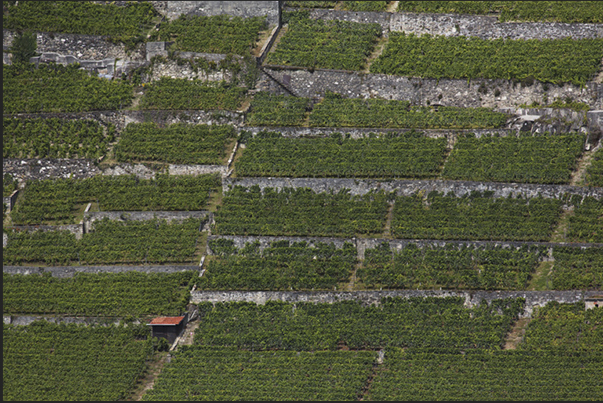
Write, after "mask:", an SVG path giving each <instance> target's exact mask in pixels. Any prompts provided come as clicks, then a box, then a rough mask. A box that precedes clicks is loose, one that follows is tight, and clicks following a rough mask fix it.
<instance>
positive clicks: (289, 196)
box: [214, 186, 388, 237]
mask: <svg viewBox="0 0 603 403" xmlns="http://www.w3.org/2000/svg"><path fill="white" fill-rule="evenodd" d="M387 206H388V205H387V195H385V194H384V193H372V194H368V195H365V196H352V195H350V194H349V193H348V192H346V191H341V192H339V193H315V192H313V191H312V190H311V189H302V188H300V189H292V188H284V189H282V190H281V191H280V192H279V191H276V190H275V189H272V188H266V189H264V190H263V191H261V190H260V188H259V187H258V186H254V187H251V188H244V187H241V186H236V187H235V188H234V189H233V190H232V191H230V192H228V193H227V194H225V195H224V198H223V199H222V205H221V206H219V209H218V210H217V211H216V213H215V216H214V218H215V222H216V224H215V226H214V233H217V234H222V235H287V236H292V235H300V236H341V237H351V236H354V235H355V234H363V235H377V234H380V233H381V232H382V230H383V224H384V222H385V218H386V214H387Z"/></svg>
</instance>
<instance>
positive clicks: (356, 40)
mask: <svg viewBox="0 0 603 403" xmlns="http://www.w3.org/2000/svg"><path fill="white" fill-rule="evenodd" d="M380 36H381V26H380V25H379V24H374V23H371V24H363V23H357V22H348V21H341V20H330V21H324V20H310V19H295V20H291V21H289V27H288V29H287V32H286V33H285V35H284V36H283V38H282V39H281V40H280V42H279V43H278V45H277V47H276V49H275V50H274V51H273V52H271V53H269V54H268V58H267V59H266V63H267V64H276V65H290V66H299V67H309V68H324V69H341V70H361V69H362V67H363V66H364V64H365V63H366V60H367V58H368V56H369V55H370V54H371V52H372V50H373V48H374V46H375V44H376V42H377V40H378V38H379V37H380Z"/></svg>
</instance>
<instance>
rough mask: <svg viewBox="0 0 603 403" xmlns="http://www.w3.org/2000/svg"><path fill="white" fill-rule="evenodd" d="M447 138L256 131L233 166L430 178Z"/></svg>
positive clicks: (301, 173)
mask: <svg viewBox="0 0 603 403" xmlns="http://www.w3.org/2000/svg"><path fill="white" fill-rule="evenodd" d="M445 148H446V139H445V138H443V137H442V138H438V139H432V138H428V137H426V136H424V135H423V133H417V132H408V133H392V134H390V135H387V136H386V135H383V136H375V137H373V136H369V137H368V138H363V139H350V138H349V135H348V136H346V137H345V138H344V137H343V136H342V135H341V133H336V134H333V135H331V136H330V137H329V138H284V137H282V136H281V134H280V133H276V132H260V133H258V134H257V135H256V136H255V137H254V138H253V139H252V140H249V141H247V146H246V148H245V150H244V151H243V155H242V157H241V158H240V159H239V160H237V162H236V164H235V168H236V172H237V175H240V176H286V177H316V176H319V177H351V176H358V177H401V178H435V177H436V176H437V174H438V172H439V170H440V166H441V165H442V163H443V162H444V153H445Z"/></svg>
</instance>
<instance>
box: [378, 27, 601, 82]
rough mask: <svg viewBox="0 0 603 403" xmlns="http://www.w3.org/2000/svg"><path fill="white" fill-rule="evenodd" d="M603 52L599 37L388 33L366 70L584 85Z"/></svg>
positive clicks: (455, 77) (414, 75) (411, 74)
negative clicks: (374, 58) (377, 54)
mask: <svg viewBox="0 0 603 403" xmlns="http://www.w3.org/2000/svg"><path fill="white" fill-rule="evenodd" d="M602 57H603V39H579V40H576V39H571V38H564V39H543V40H538V39H528V40H523V39H517V40H512V39H492V40H490V39H480V38H477V37H464V36H458V37H445V36H435V37H433V36H431V35H422V36H417V35H415V34H413V33H411V34H409V35H406V34H405V33H404V32H402V33H398V32H392V33H391V34H390V37H389V42H388V43H387V46H386V48H385V50H384V51H383V53H382V54H381V56H379V58H378V59H377V60H375V62H374V63H373V64H372V65H371V72H372V73H382V74H396V75H400V76H412V77H432V78H438V79H439V78H453V79H459V78H468V79H471V78H489V79H498V78H500V79H507V80H511V79H514V80H522V79H528V78H532V79H536V80H539V81H542V82H549V83H555V84H562V83H572V84H575V85H584V84H585V83H586V81H588V80H591V79H592V78H593V76H594V74H595V73H597V72H598V71H599V69H600V65H601V58H602Z"/></svg>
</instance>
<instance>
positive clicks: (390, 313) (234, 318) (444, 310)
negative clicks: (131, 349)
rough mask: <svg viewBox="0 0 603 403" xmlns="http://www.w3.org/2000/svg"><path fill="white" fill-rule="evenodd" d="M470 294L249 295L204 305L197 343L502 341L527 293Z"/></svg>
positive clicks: (313, 345) (295, 345)
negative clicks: (480, 297)
mask: <svg viewBox="0 0 603 403" xmlns="http://www.w3.org/2000/svg"><path fill="white" fill-rule="evenodd" d="M464 302H465V301H464V298H462V297H446V298H436V297H428V298H421V297H419V298H409V299H403V298H385V299H383V301H382V302H381V304H380V305H363V304H361V303H360V302H357V301H344V302H335V303H316V304H314V303H296V304H292V303H286V302H274V301H273V302H267V303H266V304H265V305H256V304H255V303H248V302H233V303H216V304H215V306H213V305H212V304H211V303H210V302H206V303H201V304H199V313H200V315H201V321H200V325H199V328H198V330H197V331H196V333H195V343H196V344H199V345H204V346H213V347H220V346H224V347H238V348H244V349H254V350H257V349H261V350H264V349H268V350H271V349H284V350H298V351H299V350H325V349H329V350H334V349H337V348H338V346H347V347H348V348H350V349H378V348H383V347H406V348H416V347H434V348H435V347H438V348H467V349H473V348H498V347H499V346H501V345H502V343H503V338H504V336H505V334H506V333H507V331H508V330H509V329H510V326H511V324H512V323H513V321H514V320H515V319H517V317H518V315H519V314H520V313H521V312H522V311H523V306H524V301H523V299H512V298H510V299H499V300H494V301H492V302H491V303H490V305H488V304H487V303H486V302H483V303H482V304H481V305H479V306H475V307H473V308H465V307H464V306H463V304H464Z"/></svg>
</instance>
